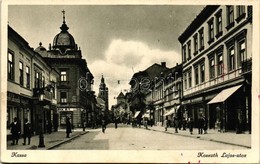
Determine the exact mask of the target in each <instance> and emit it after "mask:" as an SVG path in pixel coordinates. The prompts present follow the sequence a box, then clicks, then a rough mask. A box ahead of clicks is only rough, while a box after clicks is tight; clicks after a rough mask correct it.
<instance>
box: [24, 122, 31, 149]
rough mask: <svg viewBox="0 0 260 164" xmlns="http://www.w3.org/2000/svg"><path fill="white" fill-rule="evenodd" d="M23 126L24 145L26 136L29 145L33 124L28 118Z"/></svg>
mask: <svg viewBox="0 0 260 164" xmlns="http://www.w3.org/2000/svg"><path fill="white" fill-rule="evenodd" d="M24 121H25V123H24V126H23V145H26V138H28V145H30V142H31V124H30V123H29V121H28V119H27V118H26V119H25V120H24Z"/></svg>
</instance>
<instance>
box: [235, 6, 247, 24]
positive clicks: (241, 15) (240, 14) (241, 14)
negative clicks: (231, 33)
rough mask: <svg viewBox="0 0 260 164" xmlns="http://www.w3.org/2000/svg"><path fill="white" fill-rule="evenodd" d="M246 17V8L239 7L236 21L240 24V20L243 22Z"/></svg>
mask: <svg viewBox="0 0 260 164" xmlns="http://www.w3.org/2000/svg"><path fill="white" fill-rule="evenodd" d="M245 17H246V13H245V6H237V19H236V21H237V22H239V21H240V20H242V19H243V18H245Z"/></svg>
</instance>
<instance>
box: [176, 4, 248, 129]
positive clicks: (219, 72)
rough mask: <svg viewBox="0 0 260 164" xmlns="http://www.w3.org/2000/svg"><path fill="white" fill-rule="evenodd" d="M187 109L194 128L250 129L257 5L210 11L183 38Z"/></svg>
mask: <svg viewBox="0 0 260 164" xmlns="http://www.w3.org/2000/svg"><path fill="white" fill-rule="evenodd" d="M178 39H179V41H180V43H181V48H182V62H183V97H182V105H183V107H184V109H185V110H186V112H187V113H188V116H189V117H193V119H194V123H195V127H196V126H197V120H198V118H199V117H205V118H206V122H207V123H208V124H207V126H208V127H209V128H219V129H221V130H223V131H226V130H230V131H234V130H236V131H237V132H241V131H245V130H249V131H250V129H251V81H252V80H251V76H252V71H251V70H252V67H251V66H252V6H206V7H205V8H204V9H203V10H202V11H201V13H200V14H199V15H198V16H197V17H196V18H195V19H194V20H193V21H192V22H191V24H190V25H189V26H188V27H187V28H186V30H185V31H184V32H183V33H182V34H181V35H180V36H179V38H178Z"/></svg>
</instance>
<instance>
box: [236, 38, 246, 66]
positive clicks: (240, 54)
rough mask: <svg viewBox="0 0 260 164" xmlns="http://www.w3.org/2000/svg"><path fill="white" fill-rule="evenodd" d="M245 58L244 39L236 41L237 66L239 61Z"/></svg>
mask: <svg viewBox="0 0 260 164" xmlns="http://www.w3.org/2000/svg"><path fill="white" fill-rule="evenodd" d="M245 60H246V43H245V40H243V41H240V42H239V43H238V63H237V64H238V66H241V62H243V61H245Z"/></svg>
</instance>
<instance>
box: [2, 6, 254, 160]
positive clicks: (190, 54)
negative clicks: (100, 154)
mask: <svg viewBox="0 0 260 164" xmlns="http://www.w3.org/2000/svg"><path fill="white" fill-rule="evenodd" d="M253 13H254V7H253V6H252V5H250V4H249V5H244V4H243V5H241V4H238V5H233V4H232V5H231V4H227V5H8V17H7V22H6V25H7V26H6V27H7V51H6V54H5V55H6V58H4V59H6V61H7V63H6V64H5V67H6V78H7V79H6V80H7V86H6V101H5V108H4V109H2V114H3V113H4V114H5V115H6V116H5V117H6V120H5V123H4V124H5V128H6V134H5V135H6V142H5V143H6V149H7V150H12V151H13V152H14V153H13V154H12V155H11V156H12V157H17V156H19V155H20V156H22V155H23V154H19V152H18V154H17V153H15V152H17V151H18V150H44V151H45V150H46V151H48V150H156V151H157V150H200V151H202V150H223V151H224V150H227V149H228V150H241V152H243V150H251V149H252V146H253V145H252V139H251V138H252V134H253V133H254V131H253V128H252V117H253V116H252V113H254V110H258V108H256V109H253V108H252V63H253V62H252V56H254V54H253V53H254V51H253V46H252V45H253V25H254V23H253V20H254V19H253ZM2 55H3V54H2ZM1 62H3V61H1ZM210 152H212V151H210ZM196 156H197V157H205V156H211V157H213V156H217V157H221V156H224V157H227V156H228V157H230V156H233V157H234V156H235V157H236V158H244V157H246V154H243V153H235V154H228V153H227V154H224V155H223V154H220V153H219V154H216V153H215V154H214V153H210V154H206V153H198V154H196Z"/></svg>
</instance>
